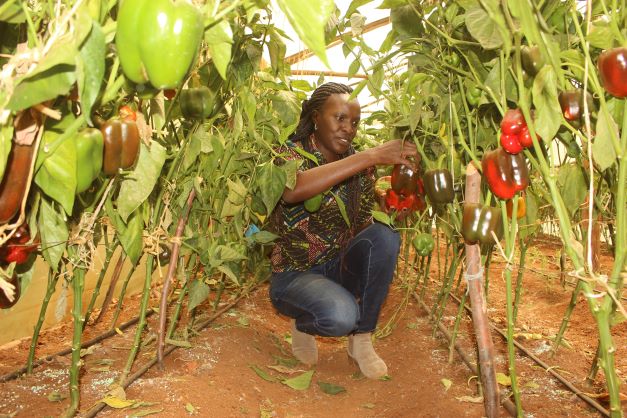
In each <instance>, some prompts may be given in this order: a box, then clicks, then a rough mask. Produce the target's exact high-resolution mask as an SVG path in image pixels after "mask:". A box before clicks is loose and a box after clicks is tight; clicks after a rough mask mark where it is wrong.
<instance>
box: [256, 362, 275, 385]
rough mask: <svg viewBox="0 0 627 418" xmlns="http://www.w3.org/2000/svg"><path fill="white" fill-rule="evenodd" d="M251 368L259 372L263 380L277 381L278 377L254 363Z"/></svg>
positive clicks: (258, 374)
mask: <svg viewBox="0 0 627 418" xmlns="http://www.w3.org/2000/svg"><path fill="white" fill-rule="evenodd" d="M250 368H251V369H253V371H254V372H255V373H257V376H259V377H261V378H262V379H263V380H266V381H268V382H273V383H274V382H276V379H275V378H274V377H272V376H270V375H269V374H268V373H266V372H265V371H263V370H262V369H260V368H259V367H257V366H255V365H254V364H251V365H250Z"/></svg>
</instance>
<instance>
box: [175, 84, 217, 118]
mask: <svg viewBox="0 0 627 418" xmlns="http://www.w3.org/2000/svg"><path fill="white" fill-rule="evenodd" d="M214 99H215V95H214V94H213V92H212V91H211V90H209V89H208V88H207V87H205V86H202V87H197V88H191V89H185V90H181V92H180V93H179V103H180V104H181V113H182V114H183V116H184V117H185V118H187V119H205V118H208V117H209V116H211V113H212V112H213V105H214V102H215V100H214Z"/></svg>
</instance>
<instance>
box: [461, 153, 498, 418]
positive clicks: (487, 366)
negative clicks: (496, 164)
mask: <svg viewBox="0 0 627 418" xmlns="http://www.w3.org/2000/svg"><path fill="white" fill-rule="evenodd" d="M480 186H481V175H480V174H479V172H478V171H477V169H476V168H475V166H474V165H473V164H472V163H470V164H468V167H467V168H466V194H465V202H466V203H479V200H480V199H479V197H480V192H481V188H480ZM465 277H466V283H467V285H468V296H469V300H470V307H471V310H472V323H473V327H474V330H475V338H476V339H477V350H478V359H479V370H480V372H481V383H482V385H483V404H484V407H485V414H486V416H487V417H488V418H496V417H498V416H499V404H500V403H499V387H498V384H497V382H496V370H495V367H494V344H493V342H492V336H491V335H490V324H489V322H488V309H487V305H486V301H485V297H484V295H483V268H482V267H481V251H480V247H479V244H473V245H469V244H466V275H465Z"/></svg>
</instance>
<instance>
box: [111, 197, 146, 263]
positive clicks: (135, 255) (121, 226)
mask: <svg viewBox="0 0 627 418" xmlns="http://www.w3.org/2000/svg"><path fill="white" fill-rule="evenodd" d="M116 229H117V232H118V238H119V239H120V244H122V248H124V252H125V253H126V256H127V257H128V258H129V260H131V262H133V263H135V262H137V260H139V257H140V256H141V254H142V247H143V244H144V241H143V239H142V232H143V230H144V220H143V217H142V211H141V209H138V210H136V211H134V212H133V213H131V215H130V216H129V217H128V222H127V223H126V224H125V223H124V222H123V221H122V220H121V219H120V222H118V223H117V224H116Z"/></svg>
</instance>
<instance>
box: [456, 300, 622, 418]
mask: <svg viewBox="0 0 627 418" xmlns="http://www.w3.org/2000/svg"><path fill="white" fill-rule="evenodd" d="M451 296H452V297H453V299H455V301H457V303H460V300H459V299H458V298H457V296H455V295H453V294H451ZM464 309H466V310H467V311H469V310H470V308H469V307H468V306H467V305H464ZM490 328H492V329H493V330H494V331H496V332H497V333H498V334H499V335H500V336H501V337H503V338H504V339H506V340H507V335H505V333H504V332H503V331H501V330H500V329H499V328H498V327H497V326H496V325H494V324H493V323H492V322H491V321H490ZM514 345H515V346H516V348H518V349H519V350H520V351H521V352H522V353H523V354H525V355H526V356H527V357H529V358H530V359H532V360H533V361H535V362H536V363H537V364H538V365H539V366H540V367H542V368H543V369H544V370H546V371H547V372H549V373H550V374H551V375H552V376H553V377H554V378H556V379H557V380H559V381H560V383H562V384H563V385H564V386H566V387H567V388H568V389H569V390H570V391H571V392H573V393H574V394H575V395H577V396H578V397H579V398H580V399H581V400H582V401H584V402H586V403H587V404H588V405H590V406H592V407H593V408H594V409H596V410H597V411H599V412H600V413H601V414H602V415H603V416H605V417H609V416H610V413H609V411H608V410H607V409H605V408H604V407H603V406H602V405H601V404H599V403H598V402H597V401H595V400H594V399H592V398H590V397H589V396H587V395H586V394H584V393H583V392H582V391H580V390H579V389H577V387H576V386H575V385H573V384H572V383H570V382H569V381H568V380H566V378H564V377H563V376H562V375H560V374H559V373H557V372H556V371H555V370H553V367H551V366H549V365H548V364H546V363H545V362H543V361H542V360H541V359H539V358H538V357H537V356H536V355H535V354H533V353H531V352H530V351H529V350H527V349H526V348H525V347H524V346H523V345H522V344H520V343H519V342H518V341H516V340H514Z"/></svg>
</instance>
